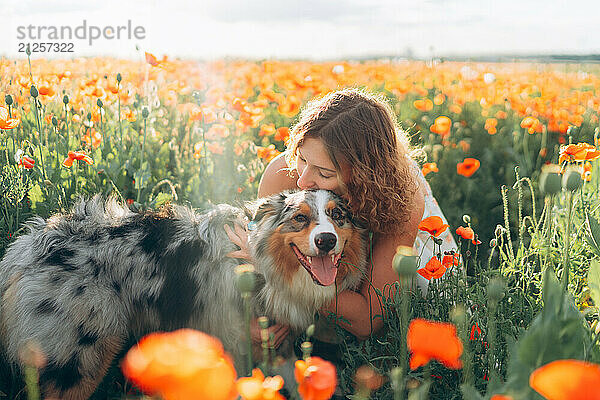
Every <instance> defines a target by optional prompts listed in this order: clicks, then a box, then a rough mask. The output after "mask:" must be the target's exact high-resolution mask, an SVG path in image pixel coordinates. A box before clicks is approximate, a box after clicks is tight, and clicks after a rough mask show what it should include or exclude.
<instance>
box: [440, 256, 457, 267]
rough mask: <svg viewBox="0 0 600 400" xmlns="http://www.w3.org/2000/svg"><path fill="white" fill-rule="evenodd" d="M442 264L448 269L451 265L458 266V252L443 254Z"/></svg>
mask: <svg viewBox="0 0 600 400" xmlns="http://www.w3.org/2000/svg"><path fill="white" fill-rule="evenodd" d="M442 265H443V266H444V267H445V268H446V269H449V268H452V267H458V266H459V265H460V254H458V253H451V254H444V257H442Z"/></svg>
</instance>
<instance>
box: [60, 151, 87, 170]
mask: <svg viewBox="0 0 600 400" xmlns="http://www.w3.org/2000/svg"><path fill="white" fill-rule="evenodd" d="M75 160H77V161H83V162H85V163H87V164H89V165H92V164H94V160H92V158H91V157H90V156H88V155H87V154H85V152H83V151H70V152H69V153H68V157H67V158H65V161H63V163H62V164H63V165H64V166H65V167H67V168H71V166H72V165H73V161H75Z"/></svg>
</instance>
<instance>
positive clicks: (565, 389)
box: [529, 360, 600, 400]
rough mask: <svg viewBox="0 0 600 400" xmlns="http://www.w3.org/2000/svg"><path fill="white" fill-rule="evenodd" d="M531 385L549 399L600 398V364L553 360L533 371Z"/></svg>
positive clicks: (594, 399) (582, 399)
mask: <svg viewBox="0 0 600 400" xmlns="http://www.w3.org/2000/svg"><path fill="white" fill-rule="evenodd" d="M529 386H531V387H532V388H533V389H534V390H535V391H536V392H538V393H539V394H541V395H542V396H544V397H545V398H546V399H548V400H568V399H569V400H570V399H578V400H600V365H598V364H592V363H589V362H585V361H580V360H557V361H553V362H551V363H549V364H546V365H544V366H542V367H540V368H538V369H536V370H535V371H533V372H532V373H531V375H530V376H529Z"/></svg>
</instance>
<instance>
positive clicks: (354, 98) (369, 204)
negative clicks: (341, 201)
mask: <svg viewBox="0 0 600 400" xmlns="http://www.w3.org/2000/svg"><path fill="white" fill-rule="evenodd" d="M304 138H318V139H321V141H322V142H323V144H324V146H325V149H326V151H327V153H328V155H329V157H330V158H331V161H332V162H333V165H334V166H335V168H336V170H337V175H338V180H339V181H340V182H341V184H342V185H343V187H344V188H345V189H346V191H347V194H348V202H349V206H350V209H351V210H352V212H353V214H354V216H355V217H357V218H358V220H359V222H362V224H364V225H365V226H366V227H367V228H368V229H370V230H371V231H372V232H374V233H381V234H398V233H401V232H402V231H403V227H404V225H405V223H406V222H407V221H408V219H409V215H410V212H411V211H412V207H413V206H414V204H413V201H412V199H413V197H414V195H415V192H416V191H417V189H418V184H417V181H416V174H415V169H414V166H413V165H412V164H414V161H413V160H412V159H411V156H414V155H415V154H417V152H418V150H416V149H413V148H412V147H411V146H410V142H409V138H408V135H407V134H406V132H405V131H403V130H402V129H401V128H400V127H399V125H398V123H397V121H396V117H395V114H394V112H393V110H392V108H391V106H390V105H389V103H388V102H387V100H386V99H385V97H384V96H383V95H381V94H376V93H373V92H368V91H366V90H365V89H358V88H346V89H341V90H337V91H334V92H329V93H327V94H325V95H324V96H323V97H320V98H315V99H313V100H311V101H310V102H308V103H307V104H306V105H305V106H304V107H303V109H302V111H301V113H300V115H299V118H298V121H297V123H296V124H295V125H294V126H293V127H292V128H291V130H290V136H289V139H288V141H287V142H286V146H287V150H286V155H285V157H286V161H287V165H288V167H290V169H291V170H294V169H296V167H297V153H298V147H300V146H301V145H302V143H303V140H304ZM343 169H344V170H346V171H348V170H349V171H350V174H347V175H345V176H346V179H345V180H344V179H342V178H341V177H342V173H341V171H342V170H343Z"/></svg>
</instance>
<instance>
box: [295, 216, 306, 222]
mask: <svg viewBox="0 0 600 400" xmlns="http://www.w3.org/2000/svg"><path fill="white" fill-rule="evenodd" d="M294 220H295V221H296V222H300V223H305V222H306V221H308V217H307V216H306V215H304V214H298V215H296V216H295V217H294Z"/></svg>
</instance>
